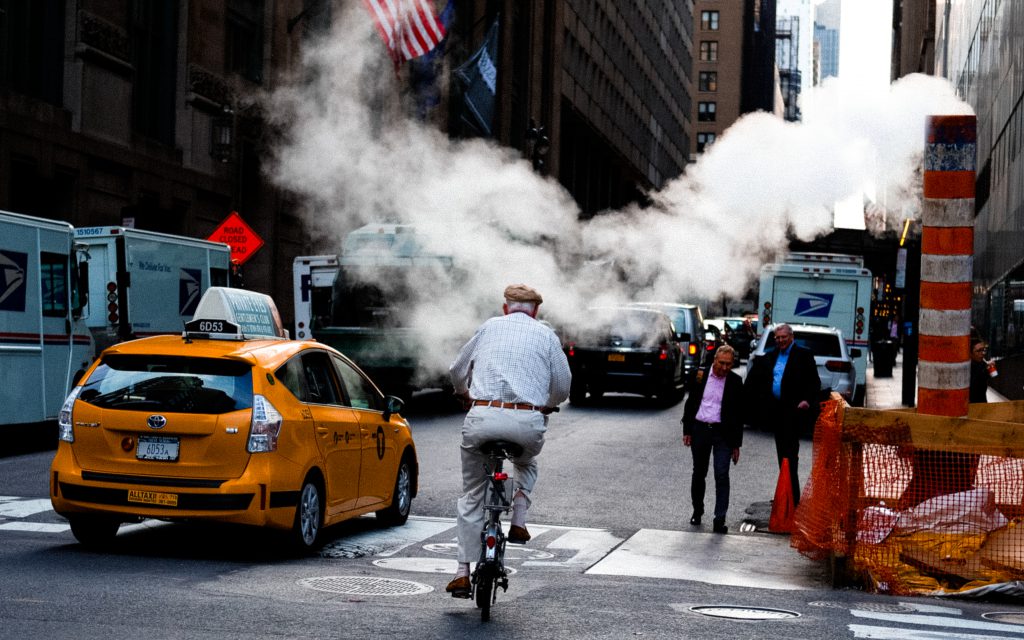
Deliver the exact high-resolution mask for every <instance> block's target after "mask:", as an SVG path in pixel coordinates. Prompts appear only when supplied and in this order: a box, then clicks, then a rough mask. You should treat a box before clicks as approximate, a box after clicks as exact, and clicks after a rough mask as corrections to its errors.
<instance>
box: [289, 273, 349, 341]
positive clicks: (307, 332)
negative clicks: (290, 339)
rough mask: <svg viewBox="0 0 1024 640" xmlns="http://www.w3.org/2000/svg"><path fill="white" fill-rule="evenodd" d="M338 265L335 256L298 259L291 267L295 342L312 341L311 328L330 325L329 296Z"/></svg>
mask: <svg viewBox="0 0 1024 640" xmlns="http://www.w3.org/2000/svg"><path fill="white" fill-rule="evenodd" d="M338 265H339V258H338V256H336V255H319V256H299V257H297V258H295V261H294V262H293V263H292V279H293V285H294V293H295V296H294V297H295V339H296V340H308V339H310V338H312V337H313V334H312V330H313V328H314V327H321V326H323V325H325V324H327V323H328V322H330V318H331V300H332V298H331V296H332V289H333V288H334V277H335V276H336V275H338Z"/></svg>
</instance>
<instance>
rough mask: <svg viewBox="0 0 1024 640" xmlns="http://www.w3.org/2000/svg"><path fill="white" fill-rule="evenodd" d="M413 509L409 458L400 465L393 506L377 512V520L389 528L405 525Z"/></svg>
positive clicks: (396, 478)
mask: <svg viewBox="0 0 1024 640" xmlns="http://www.w3.org/2000/svg"><path fill="white" fill-rule="evenodd" d="M411 509H412V465H411V464H409V460H408V459H407V458H403V459H402V464H400V465H398V473H397V474H396V476H395V490H394V492H393V493H392V494H391V504H390V505H388V506H387V507H385V508H384V509H381V510H380V511H377V512H376V516H377V519H378V520H380V521H381V522H383V523H384V524H386V525H388V526H398V525H402V524H405V521H406V520H408V519H409V511H410V510H411Z"/></svg>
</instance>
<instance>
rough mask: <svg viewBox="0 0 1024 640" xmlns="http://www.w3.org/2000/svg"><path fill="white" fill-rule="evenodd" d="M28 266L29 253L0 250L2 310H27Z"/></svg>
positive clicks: (0, 303)
mask: <svg viewBox="0 0 1024 640" xmlns="http://www.w3.org/2000/svg"><path fill="white" fill-rule="evenodd" d="M27 268H28V254H27V253H21V252H17V251H0V311H24V310H25V273H26V271H27Z"/></svg>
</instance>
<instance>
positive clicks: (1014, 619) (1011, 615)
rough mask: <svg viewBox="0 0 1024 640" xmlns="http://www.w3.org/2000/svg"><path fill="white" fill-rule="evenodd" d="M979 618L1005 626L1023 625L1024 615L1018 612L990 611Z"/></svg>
mask: <svg viewBox="0 0 1024 640" xmlns="http://www.w3.org/2000/svg"><path fill="white" fill-rule="evenodd" d="M981 617H982V618H985V619H986V620H995V621H996V622H1005V623H1006V624H1024V613H1021V612H1020V611H991V612H989V613H983V614H981Z"/></svg>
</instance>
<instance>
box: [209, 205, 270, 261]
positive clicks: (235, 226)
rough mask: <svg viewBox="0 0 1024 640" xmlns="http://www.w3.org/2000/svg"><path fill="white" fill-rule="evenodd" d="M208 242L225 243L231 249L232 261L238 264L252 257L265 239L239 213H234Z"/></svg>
mask: <svg viewBox="0 0 1024 640" xmlns="http://www.w3.org/2000/svg"><path fill="white" fill-rule="evenodd" d="M207 240H212V241H213V242H224V243H226V244H228V245H229V246H230V247H231V260H232V261H236V262H237V263H238V264H240V265H241V264H245V262H246V261H247V260H248V259H249V258H251V257H252V254H254V253H256V251H257V250H258V249H259V248H260V247H262V246H263V238H261V237H259V235H258V234H257V233H256V232H255V231H253V230H252V227H250V226H249V225H247V224H246V223H245V220H242V216H240V215H238V212H237V211H232V212H231V213H230V214H229V215H228V217H227V218H224V222H222V223H220V226H219V227H217V228H216V229H215V230H214V232H213V233H211V234H210V237H209V238H207Z"/></svg>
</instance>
